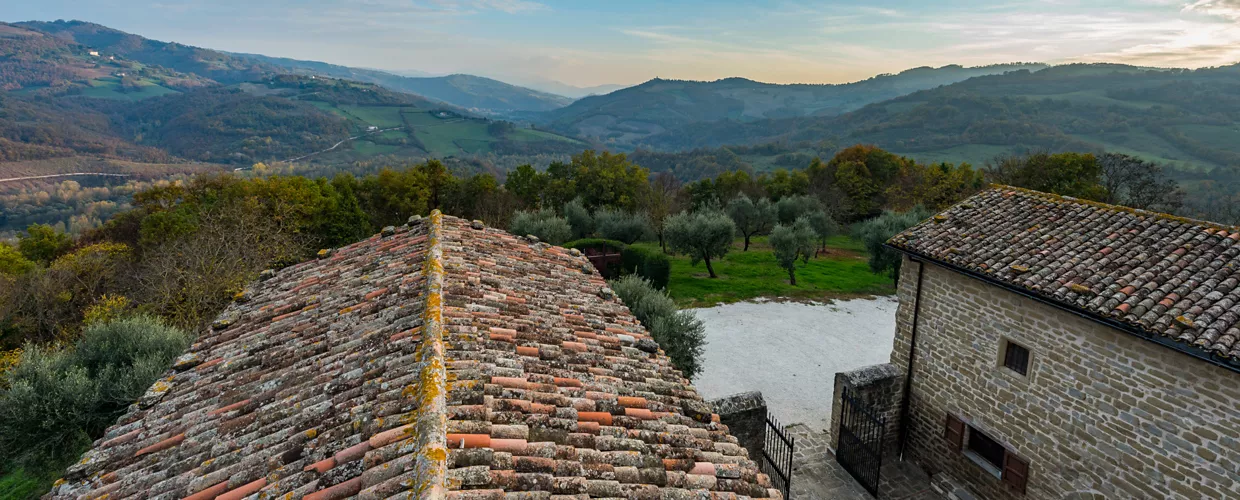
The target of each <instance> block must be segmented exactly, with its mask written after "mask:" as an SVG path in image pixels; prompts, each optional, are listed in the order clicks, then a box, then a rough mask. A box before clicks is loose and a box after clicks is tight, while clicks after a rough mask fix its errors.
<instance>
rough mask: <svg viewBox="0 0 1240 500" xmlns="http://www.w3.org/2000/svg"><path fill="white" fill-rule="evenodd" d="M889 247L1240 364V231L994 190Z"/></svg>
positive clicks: (1002, 188)
mask: <svg viewBox="0 0 1240 500" xmlns="http://www.w3.org/2000/svg"><path fill="white" fill-rule="evenodd" d="M888 244H889V245H891V246H893V247H895V248H898V249H901V250H904V251H907V252H910V253H913V254H916V255H920V256H922V257H924V258H926V259H929V260H931V261H937V262H940V263H945V264H949V265H950V266H953V267H955V268H958V269H962V270H965V271H967V272H971V273H974V274H975V275H978V276H979V277H983V278H985V279H987V280H991V281H993V282H996V283H998V284H1002V285H1006V286H1009V287H1013V288H1015V289H1018V290H1021V291H1024V292H1027V293H1030V294H1032V295H1035V296H1037V297H1040V298H1042V299H1045V300H1048V301H1051V302H1053V303H1055V304H1058V305H1061V306H1065V307H1068V308H1071V309H1074V310H1077V311H1079V312H1081V313H1084V314H1086V315H1088V316H1090V317H1093V318H1094V319H1098V320H1102V321H1105V322H1108V323H1109V324H1112V326H1118V327H1121V328H1125V329H1128V330H1129V331H1132V332H1136V333H1140V334H1143V335H1145V336H1148V337H1149V338H1151V339H1154V340H1156V341H1159V342H1160V343H1164V344H1168V345H1171V346H1173V347H1177V348H1180V349H1181V350H1185V351H1187V352H1190V353H1193V354H1195V355H1198V357H1205V358H1208V359H1212V360H1214V361H1218V362H1222V363H1224V364H1229V365H1231V366H1240V357H1238V356H1240V342H1237V339H1240V286H1238V285H1240V272H1237V268H1238V267H1240V228H1237V227H1226V226H1221V225H1217V224H1212V223H1209V222H1202V221H1196V220H1191V219H1185V218H1180V217H1174V216H1170V215H1165V214H1158V213H1153V212H1146V211H1141V210H1133V209H1130V208H1126V207H1119V206H1114V205H1106V204H1102V203H1095V202H1089V201H1083V200H1077V199H1074V198H1067V197H1060V196H1056V195H1051V194H1046V193H1039V192H1036V191H1029V190H1024V189H1019V188H1012V187H1006V186H995V187H992V188H990V189H987V190H985V191H982V192H981V193H978V194H977V195H974V196H972V197H970V198H969V199H967V200H965V201H963V202H961V203H959V204H957V205H955V206H953V207H951V208H949V209H947V210H946V211H944V212H943V213H941V214H939V215H936V216H934V217H933V218H931V219H929V220H926V221H924V222H922V223H921V224H918V225H917V226H914V227H913V228H910V229H909V230H907V231H905V232H903V233H900V234H898V235H896V236H895V237H894V238H892V239H891V240H890V241H889V242H888Z"/></svg>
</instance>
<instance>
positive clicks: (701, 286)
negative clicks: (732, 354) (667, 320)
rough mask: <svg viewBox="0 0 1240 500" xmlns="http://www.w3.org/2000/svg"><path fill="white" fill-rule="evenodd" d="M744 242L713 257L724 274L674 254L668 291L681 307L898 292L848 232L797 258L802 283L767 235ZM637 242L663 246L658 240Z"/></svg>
mask: <svg viewBox="0 0 1240 500" xmlns="http://www.w3.org/2000/svg"><path fill="white" fill-rule="evenodd" d="M743 243H744V240H741V239H737V240H736V242H735V243H733V245H732V251H731V252H729V253H728V254H727V255H726V256H724V257H723V259H720V260H719V261H713V262H711V265H712V266H714V268H715V273H716V274H718V275H719V277H718V278H714V279H711V278H710V277H709V276H708V275H707V273H706V265H705V264H703V263H700V262H699V263H698V265H697V266H693V265H691V264H690V263H689V258H688V257H686V256H679V255H678V256H673V257H672V273H671V280H670V281H669V282H668V285H667V288H668V293H670V294H671V296H672V298H673V299H675V300H676V303H677V304H678V305H680V306H681V307H704V306H710V305H714V304H717V303H720V302H723V303H727V302H736V301H740V300H746V299H752V298H756V297H770V298H776V297H780V298H789V299H797V300H829V299H833V298H840V297H855V296H864V295H887V294H891V293H895V286H894V284H893V283H892V281H891V279H890V278H888V277H887V276H885V275H879V274H874V273H871V272H870V268H869V265H868V264H867V263H866V261H867V256H866V254H865V250H864V248H863V247H862V246H861V243H860V242H859V241H857V240H854V239H852V238H851V237H849V236H836V237H833V238H831V239H829V240H827V247H828V249H829V252H828V254H827V255H824V256H820V257H817V258H813V259H810V260H809V263H808V264H798V267H797V286H792V285H790V284H788V272H787V271H785V270H784V269H783V268H781V267H779V265H778V264H777V263H776V262H775V256H774V255H773V254H772V253H771V248H770V246H769V245H767V243H766V237H757V238H754V239H753V240H751V242H750V245H749V251H748V252H742V251H741V248H742V247H743ZM636 245H639V246H645V247H647V248H650V249H652V250H657V248H658V245H657V244H655V243H636Z"/></svg>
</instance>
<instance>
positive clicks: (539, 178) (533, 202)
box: [504, 163, 547, 208]
mask: <svg viewBox="0 0 1240 500" xmlns="http://www.w3.org/2000/svg"><path fill="white" fill-rule="evenodd" d="M546 184H547V176H546V174H542V173H539V172H538V171H537V170H535V169H534V167H533V166H532V165H530V164H528V163H526V164H524V165H521V166H519V167H517V169H516V170H513V171H512V172H509V173H508V178H506V179H504V189H506V190H507V191H508V192H510V193H512V194H514V195H516V196H517V198H518V199H520V200H521V206H523V207H525V208H536V207H538V206H540V201H541V196H542V192H543V189H544V187H545V186H546Z"/></svg>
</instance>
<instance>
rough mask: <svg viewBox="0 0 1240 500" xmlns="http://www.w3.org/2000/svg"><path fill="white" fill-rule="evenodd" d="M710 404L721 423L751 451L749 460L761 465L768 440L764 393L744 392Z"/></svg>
mask: <svg viewBox="0 0 1240 500" xmlns="http://www.w3.org/2000/svg"><path fill="white" fill-rule="evenodd" d="M709 403H710V405H711V406H712V407H714V410H715V413H718V414H719V421H720V422H723V424H724V425H726V426H728V431H729V432H731V433H732V435H733V436H736V439H737V441H739V442H740V445H741V446H743V447H745V449H746V450H748V451H749V458H750V459H752V460H753V461H755V462H759V463H761V460H762V453H761V452H762V444H763V440H764V439H765V438H766V401H765V400H763V399H762V393H761V392H758V391H752V392H742V393H740V394H733V395H731V396H725V397H722V398H719V399H715V400H712V401H709Z"/></svg>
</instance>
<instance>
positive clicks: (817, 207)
mask: <svg viewBox="0 0 1240 500" xmlns="http://www.w3.org/2000/svg"><path fill="white" fill-rule="evenodd" d="M822 209H823V208H822V203H819V202H818V200H816V199H814V198H813V197H812V196H804V195H797V196H788V197H785V198H783V199H780V200H779V203H776V204H775V212H776V213H777V214H778V215H779V223H780V224H783V225H785V226H787V225H791V224H792V223H793V222H796V220H797V218H799V217H801V216H802V215H805V214H808V213H811V212H815V211H821V210H822Z"/></svg>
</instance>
